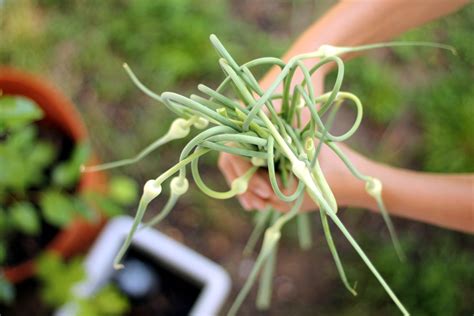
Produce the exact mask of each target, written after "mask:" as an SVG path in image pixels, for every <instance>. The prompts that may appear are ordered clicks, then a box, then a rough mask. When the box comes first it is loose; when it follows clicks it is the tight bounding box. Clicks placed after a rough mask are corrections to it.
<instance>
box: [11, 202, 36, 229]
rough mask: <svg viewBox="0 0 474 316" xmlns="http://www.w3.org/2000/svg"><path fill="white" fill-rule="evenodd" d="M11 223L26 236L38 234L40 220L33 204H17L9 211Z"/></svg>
mask: <svg viewBox="0 0 474 316" xmlns="http://www.w3.org/2000/svg"><path fill="white" fill-rule="evenodd" d="M9 215H10V218H11V223H12V225H14V226H15V227H16V228H17V229H18V230H19V231H21V232H23V233H25V234H28V235H36V234H38V233H39V231H40V229H41V226H40V219H39V216H38V213H37V210H36V209H35V207H34V206H33V204H31V203H29V202H17V203H15V204H13V206H11V207H10V209H9Z"/></svg>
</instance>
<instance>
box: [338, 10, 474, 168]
mask: <svg viewBox="0 0 474 316" xmlns="http://www.w3.org/2000/svg"><path fill="white" fill-rule="evenodd" d="M473 30H474V6H472V5H468V6H467V7H466V8H464V9H463V10H461V11H460V12H458V13H456V14H454V15H452V16H449V17H447V18H444V19H440V20H438V21H436V22H432V23H430V24H428V25H426V26H423V27H420V28H417V29H414V30H412V31H410V32H408V33H406V34H404V35H403V36H402V37H401V38H399V40H403V41H434V42H440V43H444V44H448V45H452V46H453V47H455V49H456V50H457V55H452V54H450V53H449V52H447V51H444V50H438V49H430V48H419V47H397V48H394V49H390V50H387V51H383V52H381V51H374V52H371V53H370V54H369V56H368V57H367V56H366V57H359V58H357V59H356V60H353V61H350V62H348V63H347V69H346V77H345V85H346V86H347V87H349V89H350V90H351V91H354V93H356V94H357V95H358V96H359V97H360V99H361V100H362V102H363V103H364V105H365V107H364V112H365V115H366V118H365V120H366V121H368V123H369V124H371V123H372V124H373V123H375V124H377V125H379V126H382V127H387V126H389V123H391V122H394V121H395V122H396V120H397V118H398V117H399V116H400V115H401V114H402V113H403V112H405V111H409V112H411V113H413V115H415V117H416V122H415V124H417V125H418V128H419V130H420V133H421V135H420V136H421V139H420V140H419V144H420V145H419V146H418V148H419V149H418V150H419V151H418V153H417V154H416V155H415V156H416V158H417V159H419V161H411V162H408V163H411V164H414V165H417V166H421V167H422V168H423V169H424V170H427V171H436V172H473V171H474V159H472V157H474V141H473V135H474V89H473V87H472V82H473V78H474V70H473V69H474V37H473V36H472V32H473ZM367 119H368V120H367ZM396 127H397V126H396V124H395V128H396ZM395 132H396V131H395ZM383 141H384V139H381V142H383Z"/></svg>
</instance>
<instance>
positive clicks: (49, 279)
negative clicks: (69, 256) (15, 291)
mask: <svg viewBox="0 0 474 316" xmlns="http://www.w3.org/2000/svg"><path fill="white" fill-rule="evenodd" d="M37 266H38V268H37V272H38V273H37V275H38V278H39V279H40V281H41V283H42V285H43V288H42V291H41V295H42V297H43V299H44V301H45V302H46V303H48V304H50V305H51V306H53V307H59V306H61V305H63V304H65V303H66V302H69V301H71V300H73V299H74V295H73V292H72V291H71V289H72V287H73V286H74V285H75V284H76V283H78V282H79V281H81V280H83V279H84V278H85V271H84V267H83V261H82V259H81V258H74V259H73V260H72V261H70V262H69V263H67V264H65V263H64V262H63V260H62V258H61V257H60V256H59V255H58V254H56V253H46V254H44V255H42V256H41V257H40V258H39V259H38V261H37Z"/></svg>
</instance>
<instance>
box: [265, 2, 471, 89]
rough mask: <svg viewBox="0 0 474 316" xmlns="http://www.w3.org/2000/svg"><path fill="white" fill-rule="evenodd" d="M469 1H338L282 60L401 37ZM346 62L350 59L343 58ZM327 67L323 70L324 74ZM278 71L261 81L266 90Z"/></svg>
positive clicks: (304, 33)
mask: <svg viewBox="0 0 474 316" xmlns="http://www.w3.org/2000/svg"><path fill="white" fill-rule="evenodd" d="M468 2H469V1H468V0H449V1H447V0H430V1H413V0H377V1H355V0H346V1H340V2H339V3H337V4H336V5H335V6H334V7H332V8H331V9H330V10H329V11H328V12H327V13H326V14H325V15H324V16H323V17H322V18H321V19H319V20H318V21H316V22H315V23H313V24H312V25H311V26H310V27H309V28H308V29H307V30H306V31H305V32H303V34H301V36H299V37H298V39H297V40H296V41H295V42H294V44H293V45H292V46H291V47H290V48H289V50H288V51H287V52H286V53H285V55H284V56H283V60H285V61H288V60H289V59H290V58H291V57H292V56H294V55H297V54H301V53H307V52H311V51H315V50H317V49H318V48H319V47H320V46H321V45H323V44H329V45H334V46H356V45H363V44H368V43H375V42H383V41H387V40H390V39H392V38H394V37H396V36H398V35H400V34H401V33H403V32H405V31H407V30H409V29H411V28H414V27H416V26H419V25H422V24H424V23H426V22H429V21H431V20H434V19H437V18H439V17H441V16H445V15H448V14H450V13H452V12H454V11H456V10H458V9H459V8H461V7H462V6H464V5H465V4H467V3H468ZM344 57H345V58H349V57H351V56H350V55H349V56H344ZM329 69H330V67H326V68H325V69H322V70H323V71H325V72H327V71H328V70H329ZM278 72H279V70H278V69H277V68H273V69H271V70H270V71H269V73H267V75H266V76H265V77H264V79H263V80H262V82H261V83H262V86H263V87H268V86H269V85H270V84H271V82H272V81H273V80H274V78H275V77H276V75H277V74H278Z"/></svg>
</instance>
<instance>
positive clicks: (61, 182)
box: [53, 144, 90, 188]
mask: <svg viewBox="0 0 474 316" xmlns="http://www.w3.org/2000/svg"><path fill="white" fill-rule="evenodd" d="M89 154H90V148H89V146H87V145H85V144H80V145H77V146H76V147H75V148H74V150H73V152H72V155H71V158H70V159H69V160H67V161H65V162H62V163H61V164H59V165H58V166H57V167H56V168H55V169H54V170H53V182H54V184H56V185H58V186H60V187H65V188H70V187H72V186H73V185H75V184H76V183H77V180H78V179H79V176H80V173H81V172H80V167H81V165H82V164H83V163H85V162H86V160H87V158H88V157H89Z"/></svg>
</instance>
